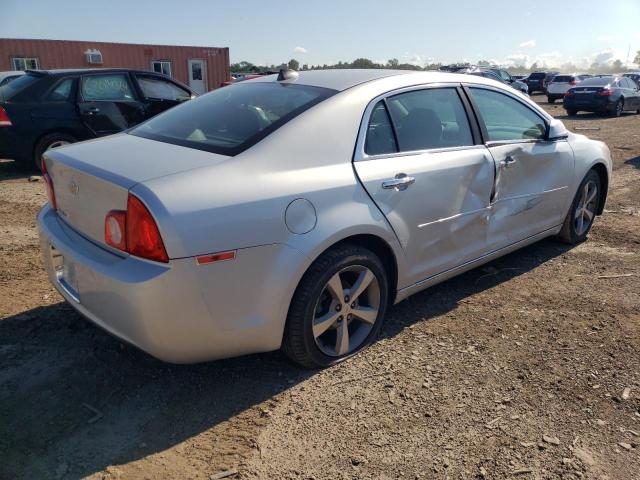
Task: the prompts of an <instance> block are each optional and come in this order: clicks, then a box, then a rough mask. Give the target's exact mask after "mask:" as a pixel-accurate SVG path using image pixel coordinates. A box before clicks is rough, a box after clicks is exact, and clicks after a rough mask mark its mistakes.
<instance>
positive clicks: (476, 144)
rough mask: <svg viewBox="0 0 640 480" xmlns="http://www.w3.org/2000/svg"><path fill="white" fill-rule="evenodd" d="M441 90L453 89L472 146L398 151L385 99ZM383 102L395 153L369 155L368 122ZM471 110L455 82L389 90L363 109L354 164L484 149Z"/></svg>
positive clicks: (394, 130) (392, 123) (395, 134)
mask: <svg viewBox="0 0 640 480" xmlns="http://www.w3.org/2000/svg"><path fill="white" fill-rule="evenodd" d="M436 88H439V89H443V88H449V89H454V90H455V91H456V93H457V94H458V97H459V98H460V102H461V103H462V108H463V109H464V112H465V115H466V117H467V121H468V122H469V130H470V131H471V139H472V141H473V144H472V145H461V146H457V147H440V148H428V149H423V150H410V151H404V152H403V151H400V144H399V143H398V140H397V133H396V126H395V122H394V121H393V118H392V117H391V114H390V112H389V108H388V105H387V99H388V98H391V97H394V96H396V95H400V94H402V93H407V92H412V91H416V90H431V89H436ZM380 101H383V102H384V105H385V108H386V109H387V114H388V115H389V120H390V121H391V125H392V128H393V133H394V137H395V140H396V148H397V149H398V151H397V152H391V153H381V154H377V155H369V154H367V153H366V152H365V149H364V148H365V143H366V137H367V130H368V128H369V121H370V120H371V114H372V112H373V109H374V108H375V107H376V105H378V102H380ZM472 113H473V112H472V110H471V107H470V106H469V104H468V102H467V101H466V98H465V95H464V93H463V92H462V89H461V85H460V83H457V82H438V83H424V84H418V85H410V86H405V87H401V88H396V89H394V90H389V91H387V92H385V93H382V94H380V95H378V96H376V97H374V98H373V99H372V100H371V101H369V103H368V104H367V106H366V107H365V110H364V113H363V115H362V120H361V121H360V128H359V129H358V138H357V140H356V147H355V152H354V155H353V161H354V162H362V161H369V160H384V159H387V158H394V157H405V156H413V155H422V154H425V153H441V152H453V151H457V150H470V149H474V148H484V145H483V144H482V141H481V140H482V139H481V137H480V132H479V130H478V126H477V124H476V122H477V119H476V118H475V117H474V116H472Z"/></svg>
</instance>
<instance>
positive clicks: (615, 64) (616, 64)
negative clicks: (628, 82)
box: [611, 59, 623, 72]
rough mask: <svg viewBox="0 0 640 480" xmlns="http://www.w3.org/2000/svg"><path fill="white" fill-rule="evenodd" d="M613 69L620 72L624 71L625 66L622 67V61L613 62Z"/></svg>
mask: <svg viewBox="0 0 640 480" xmlns="http://www.w3.org/2000/svg"><path fill="white" fill-rule="evenodd" d="M611 68H612V70H613V71H614V72H620V71H622V68H623V65H622V61H621V60H619V59H618V60H616V61H615V62H613V64H612V65H611Z"/></svg>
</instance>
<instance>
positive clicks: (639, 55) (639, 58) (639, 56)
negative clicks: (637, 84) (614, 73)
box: [633, 50, 640, 65]
mask: <svg viewBox="0 0 640 480" xmlns="http://www.w3.org/2000/svg"><path fill="white" fill-rule="evenodd" d="M633 63H637V64H638V65H640V50H638V51H637V52H636V58H634V59H633Z"/></svg>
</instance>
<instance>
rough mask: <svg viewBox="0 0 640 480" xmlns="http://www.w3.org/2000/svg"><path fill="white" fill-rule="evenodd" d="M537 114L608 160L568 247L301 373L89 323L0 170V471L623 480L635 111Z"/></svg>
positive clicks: (554, 248) (432, 294)
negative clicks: (177, 359) (177, 356)
mask: <svg viewBox="0 0 640 480" xmlns="http://www.w3.org/2000/svg"><path fill="white" fill-rule="evenodd" d="M536 100H537V101H539V102H541V103H543V102H544V99H543V97H542V96H538V97H536ZM543 104H544V106H545V108H547V109H548V110H549V111H550V112H551V113H552V114H554V115H556V116H558V117H559V118H562V119H563V120H565V121H566V124H567V126H568V127H569V128H570V129H573V130H574V131H577V132H579V133H584V134H587V135H588V136H590V137H592V138H597V139H601V140H604V141H606V142H607V144H608V145H609V147H610V148H611V151H612V153H613V156H614V161H615V167H614V168H615V172H614V177H613V180H612V186H611V192H610V196H609V201H608V204H607V208H606V212H605V214H604V215H603V216H602V217H600V218H598V220H597V221H596V224H595V227H594V229H593V231H592V234H591V235H590V237H589V239H588V241H587V242H585V243H583V244H581V245H579V246H576V247H574V248H569V247H567V246H565V245H562V244H559V243H556V242H554V241H553V240H545V241H542V242H540V243H538V244H535V245H532V246H530V247H527V248H525V249H523V250H521V251H518V252H515V253H513V254H511V255H508V256H506V257H503V258H501V259H499V260H497V261H495V262H492V263H491V264H488V265H485V266H484V267H481V268H479V269H476V270H473V271H471V272H468V273H466V274H464V275H462V276H459V277H457V278H455V279H452V280H450V281H448V282H446V283H443V284H441V285H438V286H436V287H433V288H431V289H429V290H427V291H425V292H422V293H420V294H417V295H415V296H414V297H411V298H410V299H408V300H406V301H404V302H402V303H400V304H399V305H397V306H395V307H393V308H391V309H390V312H389V317H388V322H387V324H386V326H385V329H384V332H383V336H382V338H381V340H380V341H379V342H378V343H377V344H375V345H374V346H372V347H371V348H369V349H368V350H366V351H365V352H363V353H362V354H361V355H359V356H358V357H356V358H354V359H352V360H350V361H348V362H345V363H343V364H340V365H338V366H336V367H333V368H330V369H328V370H325V371H321V372H306V371H301V370H298V369H297V368H295V367H294V366H293V365H291V364H290V363H289V362H288V361H287V360H286V359H285V358H284V357H283V356H282V355H281V354H280V353H278V352H274V353H270V354H263V355H253V356H248V357H243V358H237V359H231V360H225V361H218V362H211V363H207V364H201V365H191V366H175V365H168V364H164V363H161V362H159V361H156V360H154V359H152V358H150V357H149V356H147V355H145V354H144V353H141V352H139V351H137V350H136V349H134V348H131V347H128V346H124V345H122V344H121V343H120V342H119V341H118V340H116V339H114V338H112V337H110V336H108V335H106V334H105V333H103V332H102V331H101V330H99V329H98V328H96V327H94V326H92V325H91V324H90V323H89V322H87V321H85V320H83V319H82V318H81V317H80V316H79V315H78V314H76V313H75V312H74V311H73V310H72V309H70V308H69V307H67V306H65V304H64V303H61V298H60V297H59V296H58V294H57V293H56V292H55V290H53V288H52V287H51V286H49V284H48V282H47V280H46V277H45V274H44V272H43V268H42V263H41V260H40V257H39V251H38V247H37V235H36V231H35V215H36V213H37V210H38V209H39V207H40V206H41V205H42V204H43V203H44V201H45V194H44V186H43V185H42V182H29V181H28V174H24V173H21V172H19V171H18V170H16V169H15V168H14V167H13V165H12V164H11V163H10V162H0V479H14V478H17V479H20V478H83V477H88V478H92V479H98V478H106V479H112V478H127V479H129V478H132V479H156V478H159V479H160V478H194V479H196V478H199V479H214V478H269V479H281V478H283V479H284V478H293V479H311V478H315V479H325V478H327V479H340V478H345V479H346V478H350V479H351V478H353V479H359V478H376V479H381V478H388V479H395V478H408V479H415V478H425V479H431V478H452V479H453V478H456V479H458V478H463V479H481V478H487V479H507V478H517V479H556V478H561V479H579V478H582V479H624V480H627V479H640V436H639V434H640V376H639V370H640V355H639V352H640V293H639V289H638V284H639V281H640V228H639V227H640V115H632V114H627V115H624V116H623V117H621V118H600V117H597V116H595V115H580V116H579V117H577V118H576V119H566V118H564V116H563V112H564V111H563V110H562V107H561V106H560V105H546V103H543ZM176 320H177V321H179V319H176Z"/></svg>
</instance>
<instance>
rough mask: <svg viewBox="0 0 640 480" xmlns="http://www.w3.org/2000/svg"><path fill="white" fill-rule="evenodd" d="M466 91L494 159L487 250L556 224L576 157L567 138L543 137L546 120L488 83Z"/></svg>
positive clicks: (562, 212) (568, 194) (561, 217)
mask: <svg viewBox="0 0 640 480" xmlns="http://www.w3.org/2000/svg"><path fill="white" fill-rule="evenodd" d="M469 91H470V94H471V96H472V97H473V100H474V102H475V105H476V107H477V111H478V117H479V120H480V126H481V128H482V129H483V130H484V131H483V133H484V137H485V140H486V142H487V143H486V146H487V148H488V149H489V151H490V152H491V155H492V156H493V158H494V160H495V163H496V185H495V191H494V195H493V197H492V201H491V219H490V231H489V249H490V250H497V249H499V248H502V247H504V246H507V245H510V244H513V243H516V242H518V241H520V240H523V239H525V238H527V237H530V236H532V235H535V234H537V233H541V232H543V231H545V230H548V229H550V228H552V227H555V226H558V225H560V224H561V223H562V222H563V220H564V216H565V215H566V213H567V212H566V207H567V205H568V202H569V200H570V197H571V196H572V194H573V193H572V192H571V191H570V190H569V185H570V183H571V180H572V178H573V171H574V156H573V150H572V149H571V146H570V145H569V143H568V141H567V139H566V138H559V139H547V123H546V121H545V119H544V118H543V117H542V116H540V115H539V114H538V113H537V112H535V111H534V110H533V109H531V108H530V107H529V106H527V105H525V104H524V103H523V102H521V101H519V100H518V99H517V98H515V97H512V96H511V95H507V94H505V93H502V92H498V91H496V90H493V89H491V88H489V87H470V88H469Z"/></svg>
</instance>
